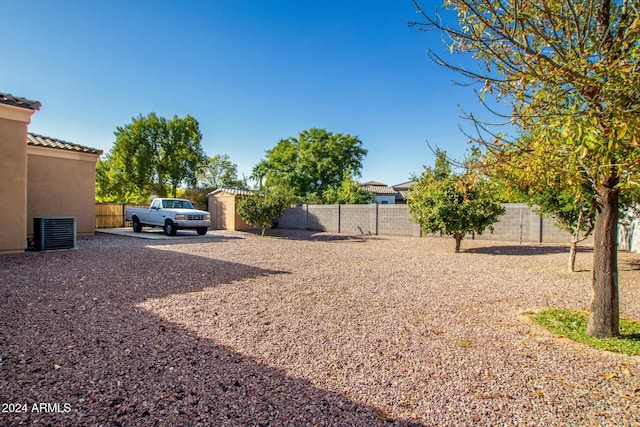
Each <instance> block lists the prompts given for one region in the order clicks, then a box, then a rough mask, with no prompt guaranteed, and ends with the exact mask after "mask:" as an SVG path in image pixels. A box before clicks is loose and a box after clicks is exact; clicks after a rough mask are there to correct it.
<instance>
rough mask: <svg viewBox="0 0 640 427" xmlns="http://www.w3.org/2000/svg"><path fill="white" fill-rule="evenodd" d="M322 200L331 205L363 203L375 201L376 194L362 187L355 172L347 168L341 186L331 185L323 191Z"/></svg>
mask: <svg viewBox="0 0 640 427" xmlns="http://www.w3.org/2000/svg"><path fill="white" fill-rule="evenodd" d="M322 201H323V202H324V203H325V204H330V205H332V204H341V205H361V204H367V203H375V201H376V196H375V195H374V194H373V193H370V192H369V191H367V190H365V189H364V188H362V187H361V186H360V184H358V181H356V179H355V178H354V177H353V174H351V173H350V172H349V171H348V170H347V171H345V172H344V176H343V178H342V184H340V186H339V187H329V188H328V189H327V190H326V191H325V192H324V193H322Z"/></svg>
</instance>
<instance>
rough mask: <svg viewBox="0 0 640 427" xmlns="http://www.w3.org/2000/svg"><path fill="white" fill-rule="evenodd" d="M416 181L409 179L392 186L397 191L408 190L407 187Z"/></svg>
mask: <svg viewBox="0 0 640 427" xmlns="http://www.w3.org/2000/svg"><path fill="white" fill-rule="evenodd" d="M416 182H418V181H416V180H411V181H407V182H403V183H401V184H396V185H394V186H393V188H395V189H396V190H398V191H405V190H408V189H409V187H411V186H412V185H413V184H415V183H416Z"/></svg>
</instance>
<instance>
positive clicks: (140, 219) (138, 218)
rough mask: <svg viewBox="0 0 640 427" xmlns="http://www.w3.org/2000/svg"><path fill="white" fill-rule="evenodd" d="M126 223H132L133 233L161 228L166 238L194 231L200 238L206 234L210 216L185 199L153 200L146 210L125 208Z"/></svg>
mask: <svg viewBox="0 0 640 427" xmlns="http://www.w3.org/2000/svg"><path fill="white" fill-rule="evenodd" d="M125 218H126V220H127V221H131V222H133V231H135V232H136V233H139V232H141V231H142V227H145V226H149V227H162V228H163V229H164V232H165V234H166V235H167V236H175V235H176V232H177V231H178V230H182V229H189V230H196V231H197V232H198V234H199V235H200V236H203V235H205V234H207V229H208V228H209V226H210V225H211V214H210V213H209V212H207V211H200V210H197V209H196V208H194V207H193V205H192V204H191V202H190V201H188V200H185V199H153V201H152V202H151V206H150V207H148V208H127V212H126V214H125Z"/></svg>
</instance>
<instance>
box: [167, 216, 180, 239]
mask: <svg viewBox="0 0 640 427" xmlns="http://www.w3.org/2000/svg"><path fill="white" fill-rule="evenodd" d="M177 231H178V229H177V228H176V226H175V224H174V223H173V221H171V220H170V219H168V220H167V221H166V222H165V223H164V234H166V235H167V236H175V235H176V232H177Z"/></svg>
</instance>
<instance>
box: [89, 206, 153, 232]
mask: <svg viewBox="0 0 640 427" xmlns="http://www.w3.org/2000/svg"><path fill="white" fill-rule="evenodd" d="M144 207H148V205H132V204H123V203H96V228H118V227H131V221H125V219H124V217H125V212H126V211H127V208H144Z"/></svg>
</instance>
